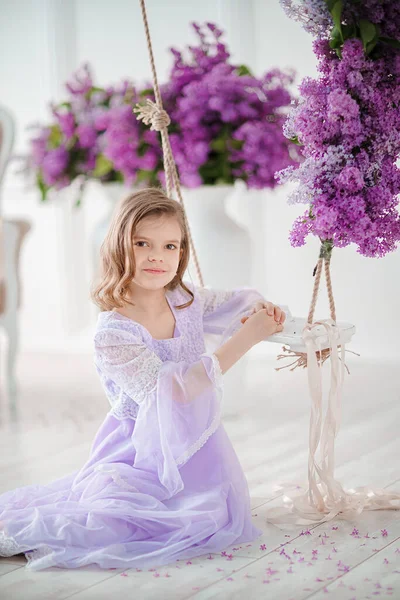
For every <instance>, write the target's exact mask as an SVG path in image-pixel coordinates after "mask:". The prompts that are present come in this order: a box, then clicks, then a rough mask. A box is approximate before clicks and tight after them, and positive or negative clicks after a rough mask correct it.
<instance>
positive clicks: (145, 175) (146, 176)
mask: <svg viewBox="0 0 400 600" xmlns="http://www.w3.org/2000/svg"><path fill="white" fill-rule="evenodd" d="M152 175H153V171H148V170H146V169H139V170H138V172H137V176H136V183H142V182H144V181H149V180H151V177H152Z"/></svg>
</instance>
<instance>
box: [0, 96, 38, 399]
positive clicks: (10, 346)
mask: <svg viewBox="0 0 400 600" xmlns="http://www.w3.org/2000/svg"><path fill="white" fill-rule="evenodd" d="M14 131H15V126H14V120H13V118H12V116H11V114H10V112H9V111H8V110H7V109H6V108H4V107H3V106H1V105H0V328H2V329H3V330H4V331H5V333H6V337H7V357H6V361H5V365H6V387H7V392H8V397H9V400H10V402H11V404H13V403H14V401H15V397H16V391H17V385H16V377H15V367H16V358H17V351H18V341H19V331H18V308H19V307H20V304H21V285H20V277H19V257H20V250H21V246H22V242H23V239H24V237H25V235H26V234H27V232H28V231H29V230H30V228H31V226H30V224H29V222H28V221H26V220H24V219H5V218H2V210H1V192H2V182H3V180H4V174H5V171H6V167H7V164H8V161H9V158H10V156H11V152H12V150H13V146H14ZM0 350H1V340H0ZM3 356H4V355H3ZM1 358H2V352H0V359H1ZM1 364H3V361H2V360H0V365H1Z"/></svg>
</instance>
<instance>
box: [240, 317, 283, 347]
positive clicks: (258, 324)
mask: <svg viewBox="0 0 400 600" xmlns="http://www.w3.org/2000/svg"><path fill="white" fill-rule="evenodd" d="M244 318H245V319H246V320H245V322H244V324H243V327H242V329H241V330H240V331H243V332H245V333H246V335H247V336H248V338H249V340H250V342H251V344H252V345H254V344H258V343H259V342H262V341H263V340H265V339H267V338H268V337H269V336H271V335H273V334H274V333H279V332H280V331H282V330H283V324H282V323H280V322H277V321H276V319H275V316H274V311H272V315H269V314H268V312H267V309H266V308H262V309H260V310H258V311H255V312H253V314H251V315H250V316H249V317H244Z"/></svg>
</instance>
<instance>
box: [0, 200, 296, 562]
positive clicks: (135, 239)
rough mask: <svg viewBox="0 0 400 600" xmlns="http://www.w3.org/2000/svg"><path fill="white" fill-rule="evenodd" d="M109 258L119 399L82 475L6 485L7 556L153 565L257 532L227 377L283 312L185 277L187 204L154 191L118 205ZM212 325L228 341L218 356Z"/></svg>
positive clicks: (105, 283) (104, 354) (105, 379)
mask: <svg viewBox="0 0 400 600" xmlns="http://www.w3.org/2000/svg"><path fill="white" fill-rule="evenodd" d="M210 243H215V248H216V250H215V252H216V257H215V259H216V260H218V244H217V241H216V240H210ZM101 258H102V278H101V281H100V283H99V285H98V286H97V287H96V288H95V289H94V292H93V299H94V301H95V302H96V303H97V305H98V306H99V307H100V308H101V310H102V312H101V313H100V314H99V317H98V324H97V329H96V332H95V337H94V346H95V366H96V369H97V372H98V374H99V376H100V379H101V382H102V384H103V387H104V390H105V393H106V395H107V397H108V400H109V402H110V405H111V409H110V411H109V413H108V414H107V416H106V418H105V420H104V422H103V424H102V425H101V427H100V429H99V431H98V433H97V434H96V437H95V439H94V441H93V443H92V447H91V450H90V454H89V457H88V460H87V462H86V464H84V466H83V467H82V468H81V469H80V470H79V471H76V472H73V473H71V474H70V475H67V476H64V477H62V478H61V479H58V480H56V481H53V482H51V483H49V484H48V485H45V486H33V485H30V486H26V487H22V488H18V489H16V490H13V491H9V492H6V493H4V494H2V495H0V522H1V525H0V556H11V555H13V554H18V553H24V554H25V556H26V558H27V559H28V564H27V567H28V568H30V569H32V570H41V569H45V568H47V567H53V566H57V567H64V568H76V567H82V566H84V565H89V564H93V563H96V564H97V565H99V566H100V567H102V568H112V567H117V568H119V567H121V568H124V569H127V568H132V567H139V568H149V567H153V566H154V567H155V566H161V565H165V564H168V563H171V562H173V561H175V560H176V559H178V558H181V559H183V558H191V557H194V556H199V555H204V554H206V553H210V552H220V551H222V550H224V549H225V548H227V547H228V546H229V545H231V544H239V543H244V542H250V541H252V540H254V539H256V538H257V537H259V536H260V535H261V534H262V531H261V530H259V529H257V528H256V527H255V526H254V525H253V524H252V521H251V510H250V497H249V491H248V485H247V481H246V479H245V476H244V473H243V471H242V468H241V466H240V463H239V461H238V458H237V456H236V453H235V451H234V449H233V446H232V444H231V442H230V440H229V438H228V436H227V434H226V432H225V429H224V427H223V425H222V424H221V401H222V396H223V394H222V390H223V374H224V373H225V372H226V371H227V370H228V369H230V367H232V365H233V364H235V363H236V362H237V361H238V360H239V359H240V358H241V357H242V356H243V355H244V354H245V353H246V352H247V351H248V350H250V348H252V346H254V345H255V344H257V343H258V342H260V341H262V340H264V339H265V338H267V337H268V336H270V335H271V334H273V333H275V332H278V331H281V330H282V328H283V322H284V320H285V313H284V312H283V311H282V310H281V309H280V308H279V307H278V306H275V305H273V304H271V303H270V302H266V301H265V300H264V298H263V297H262V296H261V295H260V294H259V293H258V292H256V291H255V290H253V289H248V288H244V289H237V290H233V291H227V292H225V291H215V290H210V289H202V288H199V287H195V286H193V285H192V284H191V283H189V282H184V281H183V279H182V278H183V275H184V273H185V271H186V268H187V266H188V262H189V242H188V231H187V228H186V222H185V217H184V213H183V211H182V208H181V205H180V204H179V203H178V202H176V201H174V200H171V199H169V198H167V197H166V196H165V195H164V194H163V193H162V192H161V191H160V190H157V189H145V190H142V191H140V192H137V193H134V194H132V195H130V196H129V197H127V198H126V199H125V200H124V201H123V202H122V203H121V204H120V206H119V210H117V211H116V213H115V215H114V218H113V221H112V223H111V226H110V229H109V232H108V234H107V236H106V239H105V241H104V243H103V246H102V249H101ZM221 268H223V265H221ZM205 332H210V333H214V334H218V335H219V337H220V340H221V345H220V347H219V348H218V349H217V350H216V351H215V352H214V353H207V352H206V348H205V344H204V333H205ZM226 401H227V402H229V398H227V399H226Z"/></svg>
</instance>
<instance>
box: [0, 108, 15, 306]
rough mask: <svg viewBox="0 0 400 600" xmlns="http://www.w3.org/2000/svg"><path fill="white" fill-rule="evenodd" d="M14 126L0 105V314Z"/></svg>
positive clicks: (3, 297)
mask: <svg viewBox="0 0 400 600" xmlns="http://www.w3.org/2000/svg"><path fill="white" fill-rule="evenodd" d="M14 138H15V125H14V118H13V117H12V115H11V113H10V111H9V110H8V109H6V108H5V107H4V106H2V105H1V104H0V314H1V313H2V312H3V310H4V303H5V281H4V277H5V274H4V269H5V267H4V245H5V243H4V231H3V220H2V216H1V215H2V210H1V188H2V182H3V179H4V174H5V172H6V167H7V164H8V161H9V159H10V156H11V153H12V151H13V148H14Z"/></svg>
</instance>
